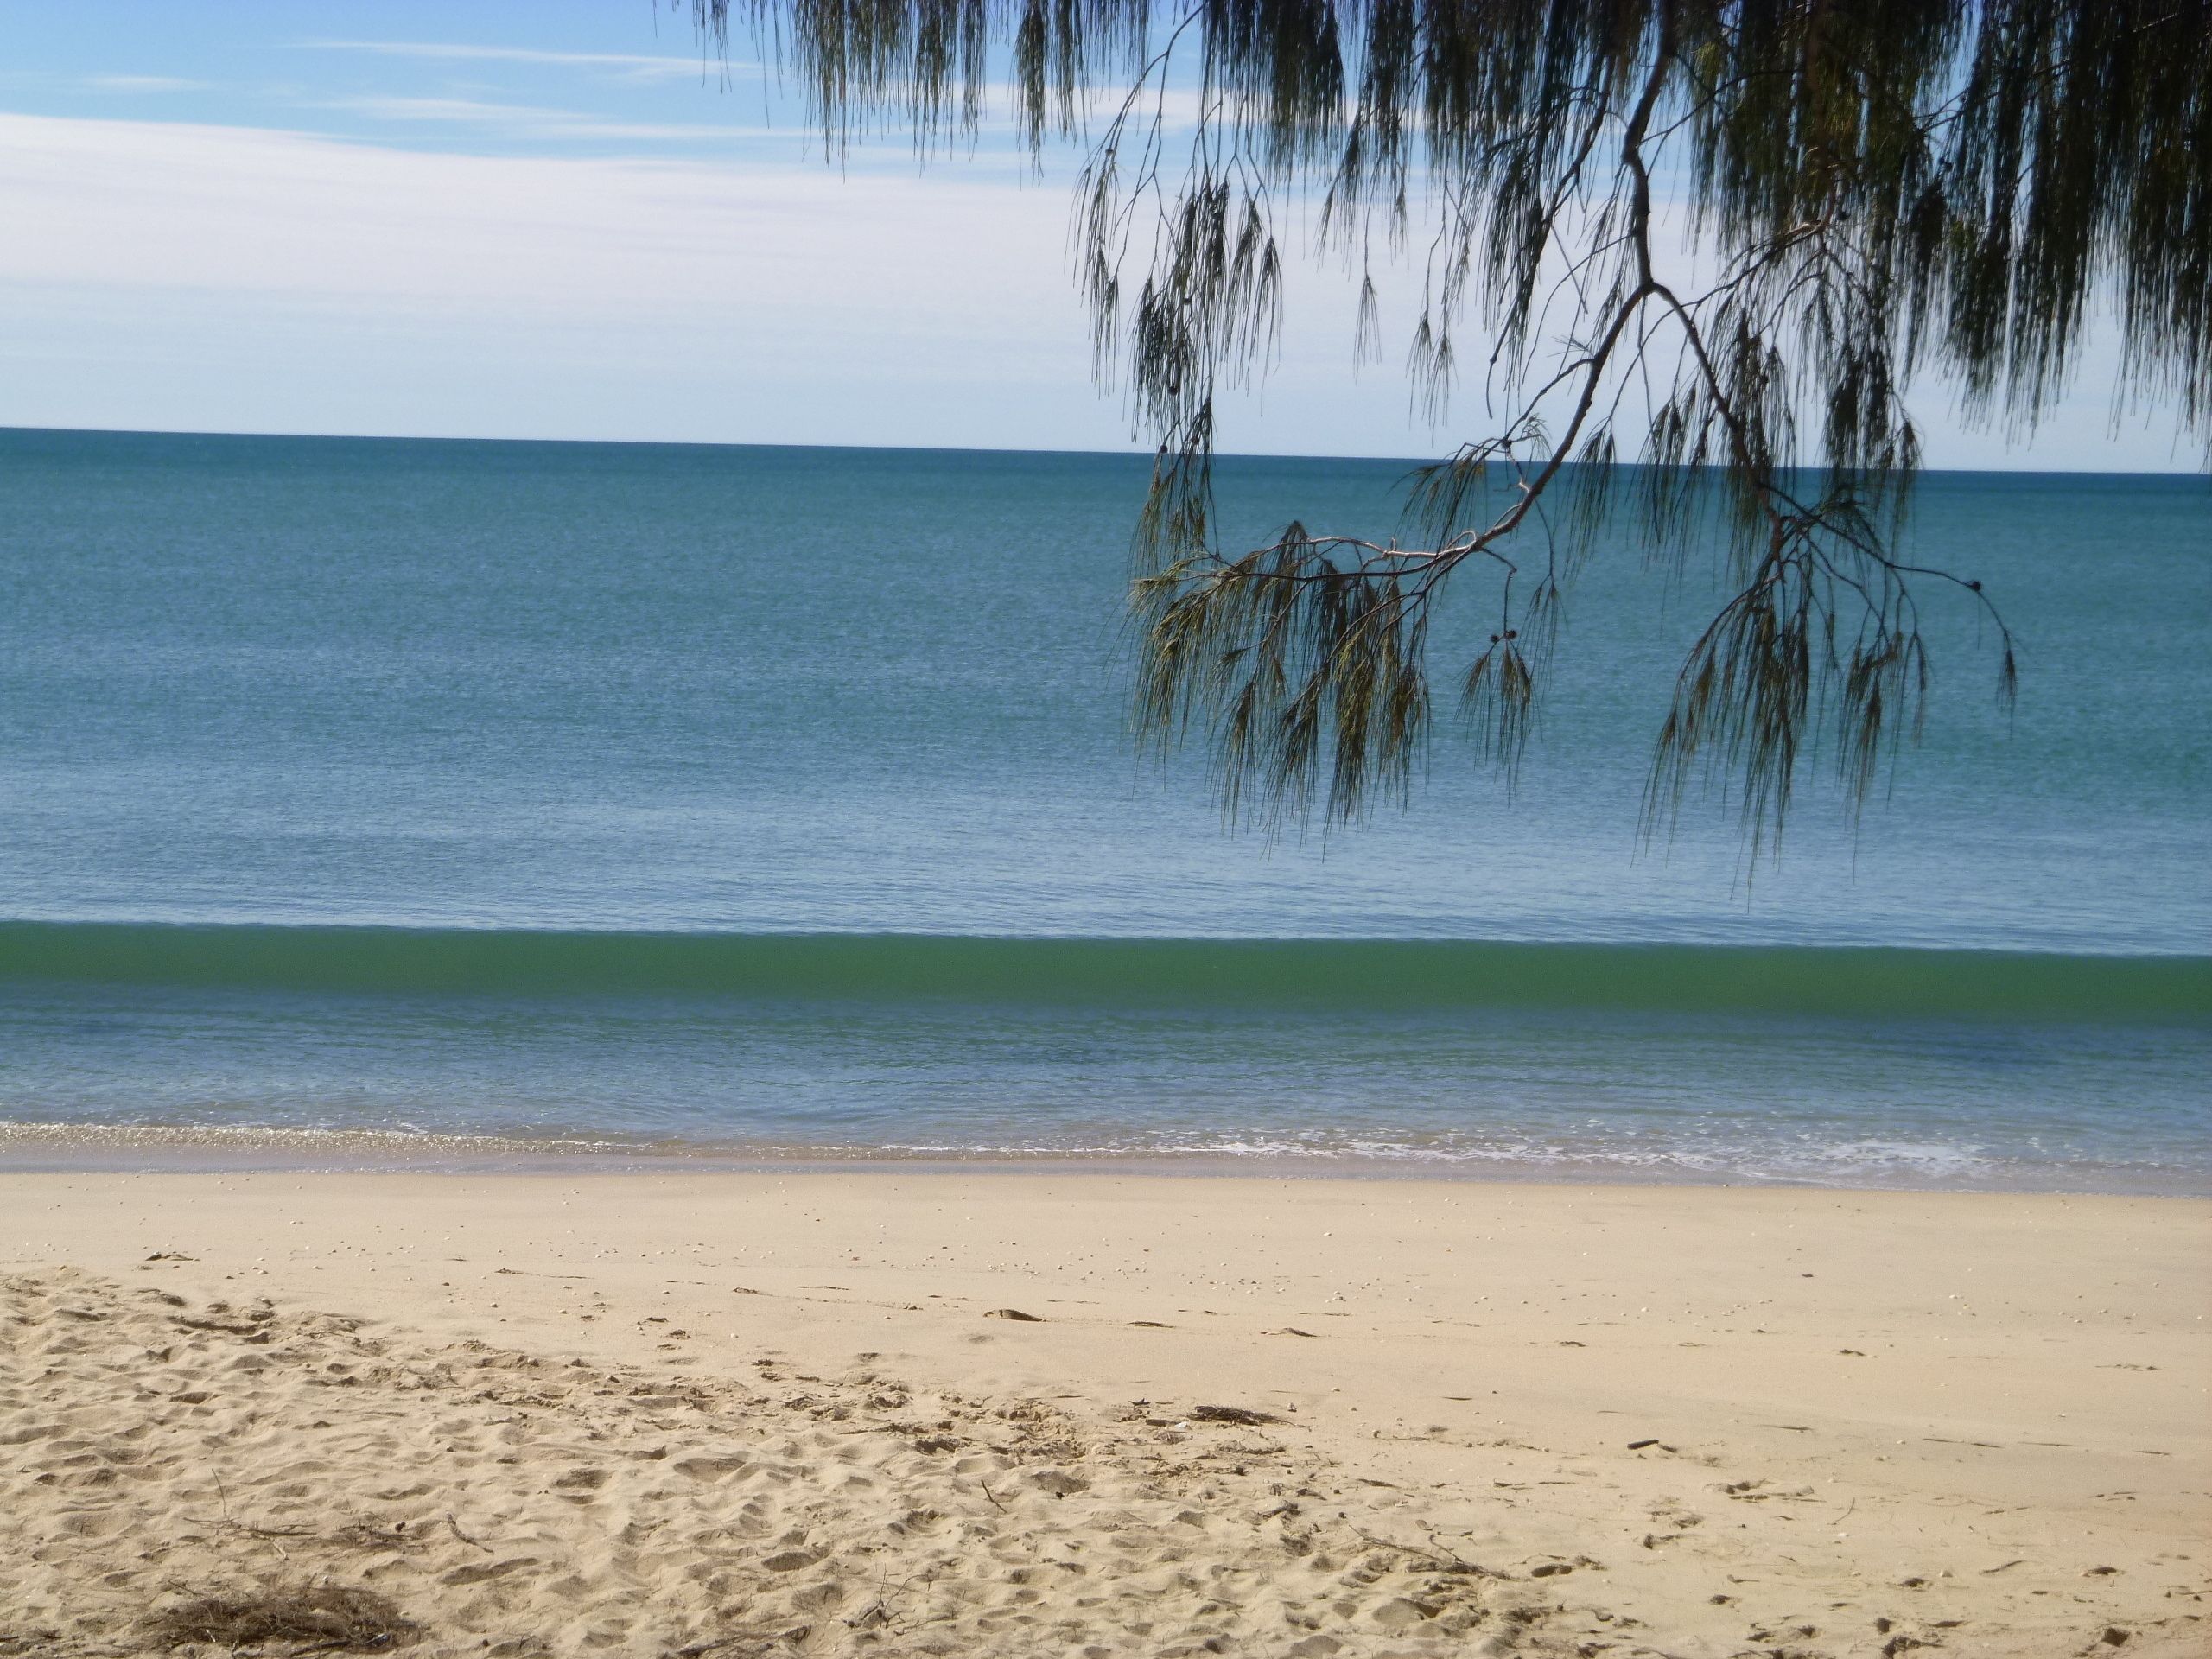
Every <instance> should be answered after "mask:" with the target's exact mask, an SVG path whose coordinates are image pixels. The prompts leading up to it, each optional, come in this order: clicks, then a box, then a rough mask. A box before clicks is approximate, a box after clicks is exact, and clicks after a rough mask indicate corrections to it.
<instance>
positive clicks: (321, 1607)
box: [146, 1584, 416, 1653]
mask: <svg viewBox="0 0 2212 1659" xmlns="http://www.w3.org/2000/svg"><path fill="white" fill-rule="evenodd" d="M415 1630H416V1627H415V1624H414V1623H413V1621H411V1620H410V1619H407V1618H403V1617H401V1615H400V1611H399V1609H398V1608H397V1606H396V1605H393V1603H392V1601H391V1599H390V1598H389V1597H385V1596H381V1595H378V1593H377V1592H375V1591H373V1590H363V1589H359V1588H358V1587H356V1586H352V1585H342V1584H307V1585H272V1586H266V1587H264V1588H262V1589H258V1590H251V1591H246V1592H240V1593H238V1594H232V1595H208V1596H196V1597H194V1598H193V1599H191V1600H189V1601H187V1602H183V1603H181V1604H180V1605H177V1606H175V1607H169V1608H166V1609H164V1610H163V1611H160V1612H158V1613H156V1614H155V1615H154V1616H153V1617H152V1618H149V1620H147V1622H146V1635H147V1637H148V1638H149V1641H151V1642H152V1643H155V1644H156V1645H157V1646H160V1647H164V1648H181V1647H187V1646H189V1645H191V1644H192V1643H209V1644H211V1645H213V1646H215V1647H219V1648H226V1649H237V1648H250V1647H254V1646H257V1645H259V1644H262V1643H279V1642H281V1643H293V1644H296V1645H297V1646H300V1647H302V1648H304V1649H312V1650H314V1651H316V1652H324V1653H377V1652H381V1651H383V1650H385V1649H389V1648H396V1647H399V1646H402V1645H404V1643H407V1642H409V1641H410V1640H411V1639H412V1638H413V1637H414V1635H415Z"/></svg>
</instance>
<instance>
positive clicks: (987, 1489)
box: [976, 1480, 1014, 1515]
mask: <svg viewBox="0 0 2212 1659" xmlns="http://www.w3.org/2000/svg"><path fill="white" fill-rule="evenodd" d="M976 1484H977V1485H978V1486H981V1487H982V1489H983V1496H984V1497H988V1498H989V1499H990V1500H991V1502H992V1503H994V1504H996V1505H997V1508H998V1512H999V1513H1000V1514H1001V1515H1012V1514H1013V1513H1014V1511H1013V1510H1009V1509H1008V1508H1007V1506H1006V1505H1005V1504H1003V1503H999V1495H998V1494H997V1493H996V1492H995V1491H992V1490H991V1483H990V1482H989V1481H988V1480H979V1481H977V1482H976Z"/></svg>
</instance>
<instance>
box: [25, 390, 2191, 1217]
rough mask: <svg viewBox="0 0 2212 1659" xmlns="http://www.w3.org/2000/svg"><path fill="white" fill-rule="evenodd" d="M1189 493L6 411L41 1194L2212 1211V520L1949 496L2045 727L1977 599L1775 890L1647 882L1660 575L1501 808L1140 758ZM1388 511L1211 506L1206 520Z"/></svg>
mask: <svg viewBox="0 0 2212 1659" xmlns="http://www.w3.org/2000/svg"><path fill="white" fill-rule="evenodd" d="M1146 467H1147V463H1146V461H1145V460H1144V459H1143V458H1141V457H1128V456H1105V455H1070V454H979V453H965V452H948V451H921V450H842V449H819V448H815V449H802V448H727V447H703V446H702V447H685V446H663V445H600V444H543V443H493V442H442V441H412V440H356V439H306V438H257V437H194V436H166V435H131V434H114V433H61V432H40V431H14V432H7V433H0V1164H8V1165H12V1166H17V1167H24V1166H43V1165H57V1164H58V1165H77V1166H84V1165H104V1164H107V1163H112V1162H117V1161H129V1160H143V1159H159V1160H169V1161H177V1160H182V1161H188V1162H198V1163H202V1164H217V1165H248V1164H253V1163H257V1162H279V1163H283V1162H295V1163H331V1162H343V1163H355V1164H358V1163H364V1162H366V1163H379V1162H425V1161H427V1162H431V1163H445V1164H453V1165H456V1166H472V1167H475V1166H515V1165H521V1164H525V1163H527V1164H537V1163H543V1162H551V1163H554V1164H556V1165H560V1166H583V1165H587V1164H590V1165H604V1164H608V1163H620V1164H624V1165H630V1164H636V1163H639V1162H644V1163H647V1164H652V1163H653V1162H655V1161H656V1160H670V1159H695V1160H697V1159H704V1160H725V1161H738V1162H757V1161H761V1160H802V1161H810V1162H821V1161H830V1160H956V1159H957V1160H976V1159H986V1160H988V1159H997V1160H1017V1161H1023V1162H1028V1163H1036V1162H1051V1163H1074V1164H1082V1165H1085V1166H1090V1165H1116V1164H1143V1165H1147V1166H1160V1167H1169V1168H1182V1167H1187V1168H1192V1169H1198V1168H1205V1169H1209V1170H1213V1169H1220V1168H1224V1167H1227V1168H1249V1169H1252V1170H1255V1171H1256V1170H1266V1171H1268V1172H1271V1173H1273V1172H1280V1171H1282V1170H1285V1169H1288V1170H1294V1171H1310V1172H1313V1173H1322V1172H1334V1173H1346V1172H1359V1173H1376V1174H1386V1173H1418V1174H1424V1175H1448V1174H1468V1175H1473V1174H1512V1175H1522V1176H1546V1177H1556V1178H1560V1179H1682V1180H1731V1181H1735V1180H1740V1181H1781V1182H1805V1183H1813V1184H1820V1185H1915V1186H1921V1185H1924V1186H1941V1187H1961V1188H1972V1187H1998V1188H2012V1189H2037V1190H2094V1191H2116V1192H2191V1193H2200V1194H2202V1193H2212V1086H2208V1084H2207V1082H2206V1079H2207V1078H2208V1077H2212V810H2208V809H2212V740H2208V736H2207V734H2208V731H2212V720H2209V719H2208V715H2212V661H2209V660H2208V658H2209V656H2212V654H2209V653H2208V651H2207V646H2208V644H2212V480H2207V479H2205V478H2204V477H2202V476H2184V477H2110V476H2092V475H2081V474H1930V475H1929V476H1928V477H1926V478H1925V479H1924V480H1923V483H1922V486H1921V488H1920V492H1919V495H1918V499H1917V505H1916V509H1915V512H1914V517H1913V523H1912V528H1911V540H1910V549H1911V552H1912V555H1913V556H1914V558H1915V559H1916V561H1917V562H1919V563H1926V564H1938V565H1944V566H1947V567H1949V568H1954V569H1958V570H1960V571H1961V574H1965V575H1972V576H1974V577H1976V578H1978V579H1980V581H1981V582H1983V583H1984V585H1985V587H1986V589H1987V590H1988V591H1989V593H1990V594H1992V595H1993V596H1994V597H1995V599H1996V600H1997V601H1998V603H1999V605H2000V606H2001V607H2003V609H2004V611H2005V614H2006V617H2007V619H2008V620H2009V621H2010V622H2011V624H2012V626H2013V628H2014V630H2015V632H2016V633H2017V634H2018V639H2019V641H2020V670H2021V694H2020V699H2019V702H2018V708H2017V709H2015V710H2012V711H2011V712H2007V711H2006V710H2005V709H2002V708H2000V707H1999V703H1998V701H1997V699H1996V697H1995V696H1994V686H1995V681H1996V670H1997V664H1996V661H1995V658H1994V652H1993V644H1992V640H1991V638H1990V635H1989V632H1988V631H1987V630H1986V628H1983V627H1980V626H1978V624H1977V622H1976V620H1975V618H1974V613H1973V612H1972V610H1971V608H1970V607H1968V606H1967V604H1966V603H1965V602H1963V596H1962V595H1961V594H1955V593H1948V592H1941V591H1938V590H1936V589H1934V588H1930V589H1929V592H1928V594H1927V600H1926V613H1927V620H1928V627H1929V637H1930V640H1931V644H1932V645H1933V648H1934V652H1935V660H1936V678H1935V684H1934V688H1933V693H1932V699H1931V706H1930V710H1929V723H1928V728H1927V731H1926V734H1925V735H1924V738H1923V741H1922V742H1921V743H1920V744H1919V745H1918V746H1917V747H1916V748H1913V749H1910V750H1908V751H1907V752H1905V753H1904V754H1903V755H1902V756H1901V757H1900V758H1899V760H1898V761H1897V764H1896V766H1894V767H1893V768H1891V769H1890V770H1889V771H1886V772H1885V775H1884V779H1883V783H1882V786H1881V788H1880V789H1879V790H1878V791H1877V795H1876V798H1874V799H1873V800H1872V802H1871V803H1870V804H1869V806H1868V808H1867V810H1866V814H1865V816H1864V817H1863V819H1862V820H1860V821H1859V822H1858V823H1855V824H1854V823H1852V822H1851V821H1850V819H1849V817H1848V815H1847V813H1845V811H1844V810H1842V806H1841V804H1840V802H1839V801H1838V800H1837V799H1836V798H1835V797H1834V793H1833V791H1827V790H1824V789H1821V788H1811V789H1808V790H1807V791H1805V792H1804V793H1803V794H1802V797H1801V801H1800V804H1799V807H1798V810H1797V811H1796V815H1795V816H1794V817H1793V819H1792V821H1791V823H1790V824H1789V830H1788V834H1787V836H1786V837H1785V839H1784V841H1783V844H1782V846H1781V849H1780V850H1779V852H1778V854H1777V855H1775V856H1773V857H1771V858H1766V857H1762V858H1760V859H1758V860H1757V861H1752V860H1751V859H1749V858H1747V856H1746V854H1745V848H1744V844H1743V842H1742V839H1741V836H1740V834H1739V826H1738V820H1737V817H1736V815H1735V813H1734V811H1733V810H1732V807H1731V806H1730V805H1729V804H1727V803H1726V802H1725V801H1721V800H1718V799H1707V800H1700V799H1698V798H1692V799H1691V800H1690V801H1689V802H1688V804H1686V806H1685V808H1684V810H1683V812H1682V815H1681V818H1680V820H1679V822H1678V823H1676V824H1675V826H1674V829H1673V830H1672V833H1671V834H1668V835H1662V836H1658V837H1656V838H1653V839H1649V840H1647V839H1644V838H1642V837H1640V836H1639V833H1638V829H1639V822H1638V808H1639V804H1640V800H1641V797H1642V791H1643V783H1644V777H1645V773H1646V769H1647V767H1648V765H1649V758H1650V751H1651V740H1652V737H1653V734H1654V733H1655V732H1656V728H1657V726H1658V722H1659V720H1660V718H1661V715H1662V712H1663V707H1664V702H1665V698H1666V696H1667V692H1668V689H1669V683H1670V679H1671V675H1672V671H1673V668H1674V666H1675V664H1676V663H1677V662H1678V661H1679V660H1680V658H1681V653H1682V652H1683V650H1684V648H1685V646H1686V645H1687V644H1688V640H1689V639H1690V638H1691V637H1692V636H1693V635H1694V632H1695V631H1696V629H1697V627H1698V626H1699V625H1700V622H1701V621H1702V620H1704V618H1705V616H1707V614H1709V613H1710V611H1711V608H1712V607H1713V604H1714V602H1715V599H1716V595H1717V594H1718V593H1719V588H1718V586H1717V582H1718V578H1717V575H1716V570H1715V569H1714V566H1715V563H1716V560H1715V559H1714V558H1707V557H1701V556H1693V557H1691V558H1690V559H1689V560H1688V562H1687V563H1686V564H1685V565H1684V567H1683V568H1682V569H1681V571H1680V572H1679V573H1676V572H1672V571H1670V570H1669V569H1660V568H1655V567H1654V566H1653V565H1652V564H1651V563H1649V561H1647V560H1646V559H1645V558H1644V557H1643V555H1642V554H1641V552H1640V551H1639V550H1638V548H1637V544H1636V542H1635V538H1634V537H1633V535H1632V534H1630V532H1628V531H1626V530H1625V529H1622V530H1619V531H1615V532H1612V533H1611V534H1609V535H1608V536H1607V537H1606V538H1605V540H1604V541H1603V542H1602V543H1601V544H1600V546H1599V550H1598V551H1597V552H1596V554H1595V555H1594V556H1592V559H1591V560H1590V562H1589V563H1588V565H1587V567H1586V569H1584V570H1583V571H1582V572H1581V573H1580V575H1579V576H1578V578H1577V580H1576V582H1575V585H1574V587H1573V589H1572V591H1571V593H1570V595H1569V601H1568V606H1567V618H1566V623H1565V626H1564V629H1563V632H1562V634H1561V638H1560V646H1559V651H1558V654H1557V658H1556V661H1555V663H1554V665H1553V668H1552V671H1551V674H1550V677H1549V682H1548V683H1547V684H1546V685H1545V686H1544V687H1543V688H1542V690H1541V706H1540V715H1539V719H1538V722H1537V727H1536V730H1535V736H1534V739H1533V741H1532V743H1531V747H1530V750H1529V755H1528V757H1527V760H1526V761H1525V763H1524V765H1523V766H1522V769H1521V771H1520V773H1519V775H1518V777H1517V779H1516V780H1515V782H1514V784H1513V786H1512V787H1511V788H1510V789H1509V788H1508V787H1507V786H1506V784H1505V782H1504V780H1503V779H1500V778H1499V777H1498V776H1497V774H1496V773H1495V772H1491V771H1489V770H1487V769H1485V768H1484V766H1481V765H1480V764H1478V762H1477V760H1475V758H1474V756H1473V753H1472V750H1471V746H1470V745H1469V744H1468V743H1467V742H1466V741H1465V740H1464V738H1463V737H1462V735H1461V734H1459V732H1458V731H1457V730H1456V729H1454V728H1453V727H1452V722H1451V721H1450V719H1449V718H1448V717H1447V718H1446V719H1444V720H1442V721H1440V726H1439V730H1438V731H1437V734H1436V735H1435V737H1434V740H1433V743H1432V745H1431V751H1430V754H1429V757H1428V764H1427V771H1426V773H1425V775H1424V776H1423V778H1422V779H1421V782H1420V784H1419V786H1418V788H1417V791H1416V794H1415V797H1414V801H1413V803H1412V804H1411V806H1410V807H1409V808H1408V809H1406V810H1402V811H1401V810H1396V809H1388V810H1383V811H1380V812H1378V813H1377V814H1376V816H1375V817H1374V819H1373V820H1372V821H1371V822H1370V823H1367V824H1365V825H1363V826H1361V827H1358V828H1356V829H1335V830H1332V831H1328V832H1327V833H1323V832H1322V831H1321V830H1320V829H1314V830H1313V831H1311V832H1309V833H1306V834H1305V835H1302V836H1301V835H1300V834H1298V833H1296V832H1295V830H1293V831H1292V832H1290V833H1287V834H1284V835H1281V836H1276V837H1274V838H1273V839H1270V838H1268V837H1266V836H1256V835H1254V834H1251V833H1249V832H1246V833H1230V832H1228V831H1226V830H1224V827H1223V825H1222V823H1221V821H1220V817H1219V815H1218V812H1217V809H1216V806H1215V803H1214V798H1213V796H1212V794H1211V790H1210V788H1209V785H1208V779H1207V777H1206V771H1205V764H1204V755H1203V753H1191V754H1186V755H1184V756H1182V757H1179V758H1177V759H1173V760H1170V761H1169V762H1167V763H1166V764H1165V765H1160V764H1156V763H1155V762H1154V761H1152V760H1147V759H1145V758H1143V757H1142V756H1141V755H1140V754H1139V753H1137V752H1136V750H1135V747H1134V746H1133V744H1132V742H1131V740H1130V736H1129V733H1128V725H1127V711H1128V690H1127V669H1128V662H1127V641H1126V639H1125V632H1124V612H1123V605H1122V594H1123V582H1124V578H1125V576H1126V574H1127V548H1128V532H1129V529H1130V525H1131V524H1132V522H1133V520H1134V518H1135V512H1136V508H1137V505H1138V504H1139V502H1140V501H1141V497H1142V493H1143V490H1144V485H1145V478H1146ZM1406 470H1407V467H1406V464H1404V463H1393V462H1386V461H1312V460H1259V459H1234V458H1232V459H1229V460H1225V461H1223V462H1222V463H1221V467H1220V471H1219V479H1218V482H1219V486H1220V489H1221V495H1222V506H1223V518H1224V524H1226V525H1227V526H1228V532H1227V533H1228V535H1229V536H1230V538H1231V539H1233V540H1238V541H1243V542H1256V540H1258V539H1260V538H1263V537H1267V536H1268V535H1271V534H1272V533H1273V532H1274V531H1275V530H1276V529H1279V528H1280V526H1281V524H1282V523H1283V522H1284V521H1285V520H1287V519H1289V518H1298V519H1300V520H1301V521H1303V522H1304V523H1306V524H1308V525H1309V526H1313V527H1315V528H1322V527H1327V528H1332V529H1337V528H1343V529H1353V530H1362V531H1375V530H1378V529H1379V530H1383V531H1388V530H1389V529H1390V528H1392V527H1394V526H1395V521H1396V518H1395V506H1394V501H1395V490H1396V488H1397V486H1398V485H1399V483H1400V481H1401V480H1402V477H1403V475H1404V474H1405V472H1406ZM1478 580H1479V579H1478V578H1477V579H1470V578H1468V577H1463V578H1462V579H1461V583H1462V586H1463V588H1465V590H1466V591H1465V593H1464V594H1462V595H1461V596H1459V598H1458V599H1456V600H1455V601H1454V605H1453V607H1452V609H1450V610H1448V611H1447V613H1446V615H1445V616H1444V617H1443V618H1441V619H1440V623H1439V634H1438V638H1437V640H1436V644H1435V647H1434V649H1435V650H1436V652H1437V653H1438V664H1439V667H1440V671H1442V672H1441V673H1440V677H1441V678H1446V679H1448V678H1449V677H1450V676H1449V669H1448V664H1450V663H1451V662H1452V661H1453V660H1455V657H1454V653H1455V652H1459V653H1461V654H1462V655H1463V654H1464V648H1465V645H1466V644H1467V643H1468V641H1469V640H1471V639H1474V638H1475V637H1476V636H1477V635H1478V632H1479V631H1480V629H1481V628H1482V626H1484V622H1483V620H1481V619H1482V614H1483V605H1482V603H1481V602H1479V601H1481V599H1482V597H1483V594H1486V592H1487V590H1486V589H1484V590H1482V592H1481V593H1478ZM1448 702H1449V700H1448V698H1447V699H1443V700H1441V706H1443V707H1444V708H1445V709H1446V713H1447V715H1448Z"/></svg>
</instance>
